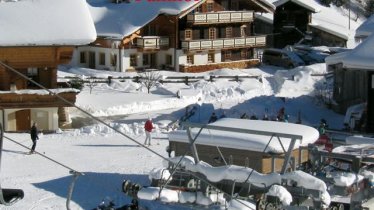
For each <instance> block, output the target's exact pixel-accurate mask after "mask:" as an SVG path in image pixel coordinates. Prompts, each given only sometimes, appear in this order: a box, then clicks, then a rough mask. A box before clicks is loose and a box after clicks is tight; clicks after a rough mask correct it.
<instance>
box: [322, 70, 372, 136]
mask: <svg viewBox="0 0 374 210" xmlns="http://www.w3.org/2000/svg"><path fill="white" fill-rule="evenodd" d="M328 69H329V71H333V72H334V90H333V100H334V101H335V102H336V104H334V105H333V108H334V110H335V111H337V112H339V113H341V114H345V113H346V110H347V108H348V107H350V106H353V105H356V104H360V103H367V110H366V122H364V123H365V126H364V129H365V130H364V131H366V132H368V133H374V78H373V77H374V70H372V71H370V70H360V69H347V68H343V67H342V64H341V63H339V64H335V65H329V66H328Z"/></svg>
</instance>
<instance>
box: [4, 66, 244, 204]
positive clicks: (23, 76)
mask: <svg viewBox="0 0 374 210" xmlns="http://www.w3.org/2000/svg"><path fill="white" fill-rule="evenodd" d="M0 65H2V66H3V67H5V68H7V69H9V70H10V71H12V72H13V73H15V74H17V75H18V76H20V77H22V78H24V79H26V80H27V81H29V82H31V83H33V84H35V85H36V86H38V87H39V88H41V89H44V90H46V91H47V92H48V93H49V94H51V95H54V96H56V97H57V98H58V99H60V100H62V101H63V102H65V103H67V104H69V105H71V106H73V107H75V108H77V109H78V110H79V111H81V112H83V113H84V114H86V115H87V116H88V117H90V118H92V119H94V120H96V121H97V122H100V123H102V124H104V125H105V126H107V127H109V128H110V129H112V130H114V131H115V132H117V133H119V134H121V135H122V136H124V137H126V138H127V139H129V140H130V141H132V142H134V143H136V144H138V145H139V146H141V147H143V148H144V149H146V150H148V151H149V152H151V153H153V154H155V155H157V156H159V157H160V158H162V159H163V160H166V161H168V162H170V163H173V162H171V161H170V160H169V159H168V158H166V157H164V156H162V155H161V154H159V153H158V152H156V151H155V150H152V149H150V148H148V147H146V146H145V145H143V144H142V143H140V142H138V141H136V140H135V139H134V138H132V137H130V136H129V135H127V134H125V133H123V132H122V131H120V130H118V129H116V128H114V127H113V126H111V125H110V124H108V123H106V122H104V121H103V120H101V119H100V118H98V117H95V116H93V115H92V114H90V113H89V112H87V111H85V110H84V109H82V108H80V107H79V106H76V105H75V104H74V103H71V102H70V101H68V100H66V99H65V98H63V97H61V96H59V95H58V94H56V93H55V92H53V91H51V90H49V89H48V88H46V87H44V86H43V85H41V84H39V83H38V82H36V81H34V80H32V79H31V78H29V77H27V76H26V75H24V74H22V73H20V72H19V71H17V70H16V69H14V68H13V67H11V66H9V65H7V64H5V63H4V62H2V61H0ZM5 138H6V139H8V140H11V139H10V138H8V137H5ZM11 141H13V140H11ZM13 142H15V143H17V144H19V143H18V142H16V141H13ZM20 145H21V144H20ZM22 146H23V145H22ZM23 147H25V146H23ZM26 148H27V147H26ZM38 154H39V155H41V156H43V157H45V158H47V159H48V160H50V161H52V162H55V163H57V164H59V165H61V166H63V167H65V168H69V169H70V167H68V166H66V165H64V164H62V163H59V162H58V161H55V160H53V159H52V158H49V157H47V156H46V155H43V154H41V153H38ZM71 170H73V169H71ZM73 171H75V170H73ZM76 172H77V171H76ZM189 173H190V172H189ZM190 174H191V175H192V176H194V177H196V178H198V179H200V180H201V181H203V182H205V183H206V184H208V185H210V186H212V187H215V188H217V189H219V188H218V187H216V186H214V185H213V184H211V183H210V182H209V181H207V180H205V179H203V178H199V177H197V176H196V175H194V174H192V173H190ZM223 193H224V194H226V195H228V196H229V197H230V198H232V199H235V200H237V201H238V202H239V203H241V204H242V205H244V206H247V205H246V204H245V203H243V202H242V201H241V200H238V199H237V198H234V197H233V196H232V195H230V194H228V193H225V192H223ZM247 207H249V206H247Z"/></svg>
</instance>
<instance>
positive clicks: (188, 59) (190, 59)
mask: <svg viewBox="0 0 374 210" xmlns="http://www.w3.org/2000/svg"><path fill="white" fill-rule="evenodd" d="M193 57H194V56H193V54H190V55H187V63H188V64H193V63H194V58H193Z"/></svg>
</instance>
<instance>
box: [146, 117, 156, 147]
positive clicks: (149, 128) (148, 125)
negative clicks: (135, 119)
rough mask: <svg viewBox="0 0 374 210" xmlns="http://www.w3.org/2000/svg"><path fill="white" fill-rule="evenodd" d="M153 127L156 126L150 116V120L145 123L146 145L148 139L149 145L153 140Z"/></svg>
mask: <svg viewBox="0 0 374 210" xmlns="http://www.w3.org/2000/svg"><path fill="white" fill-rule="evenodd" d="M153 128H154V127H153V123H152V119H151V118H148V120H147V121H146V122H145V124H144V130H145V141H144V145H147V141H148V146H151V140H152V134H151V132H152V130H153Z"/></svg>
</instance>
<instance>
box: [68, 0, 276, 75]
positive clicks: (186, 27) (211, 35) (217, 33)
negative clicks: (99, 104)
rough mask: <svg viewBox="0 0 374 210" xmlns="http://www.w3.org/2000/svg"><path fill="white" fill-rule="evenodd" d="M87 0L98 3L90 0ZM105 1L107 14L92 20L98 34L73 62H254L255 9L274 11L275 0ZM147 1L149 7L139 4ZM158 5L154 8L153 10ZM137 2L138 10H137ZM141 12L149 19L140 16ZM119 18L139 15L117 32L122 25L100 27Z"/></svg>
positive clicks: (258, 44)
mask: <svg viewBox="0 0 374 210" xmlns="http://www.w3.org/2000/svg"><path fill="white" fill-rule="evenodd" d="M88 3H89V4H90V5H92V6H93V7H95V9H97V7H98V5H96V4H95V2H94V1H92V2H90V1H88ZM142 4H144V5H143V7H140V6H139V5H142ZM106 5H107V7H106V8H110V10H109V11H108V15H107V16H104V18H102V19H101V20H100V22H97V23H96V29H97V31H98V36H99V38H98V39H97V40H96V41H95V42H94V43H92V44H91V45H89V46H82V47H78V48H77V50H76V54H75V57H74V65H76V66H81V67H89V68H95V69H106V70H113V71H121V72H124V71H131V70H144V69H171V70H176V71H183V72H200V71H206V70H210V69H215V68H222V67H237V68H244V67H248V66H252V65H255V64H257V63H258V59H257V49H258V48H262V47H265V45H266V36H265V35H258V36H256V35H254V30H253V22H254V12H272V11H274V6H273V5H271V4H269V3H267V2H266V0H250V1H245V0H207V1H191V2H167V3H164V4H160V3H157V2H138V3H119V4H116V3H111V2H110V1H108V2H107V4H106ZM108 5H109V6H108ZM100 6H105V4H104V5H100ZM147 7H148V8H149V9H148V10H149V11H147V9H146V10H144V8H147ZM157 7H160V8H159V10H155V8H157ZM139 8H141V9H142V11H141V12H139V16H137V15H138V12H137V11H138V9H139ZM139 10H140V9H139ZM170 10H173V11H174V13H173V12H168V11H170ZM160 11H162V12H160ZM109 12H110V13H112V14H115V15H110V14H109ZM144 13H147V15H149V19H147V20H145V19H146V18H147V17H144V15H143V14H144ZM150 14H153V15H150ZM138 18H139V19H138ZM118 20H123V27H124V26H127V25H134V22H139V21H140V22H143V23H144V24H143V25H141V26H139V27H137V28H135V29H132V30H125V31H124V32H122V33H117V32H116V31H118V29H120V28H121V27H122V26H118V25H116V26H113V27H105V28H104V27H102V25H103V24H104V23H105V22H106V21H107V23H108V24H110V23H111V22H113V21H115V22H118ZM113 33H117V34H113Z"/></svg>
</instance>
